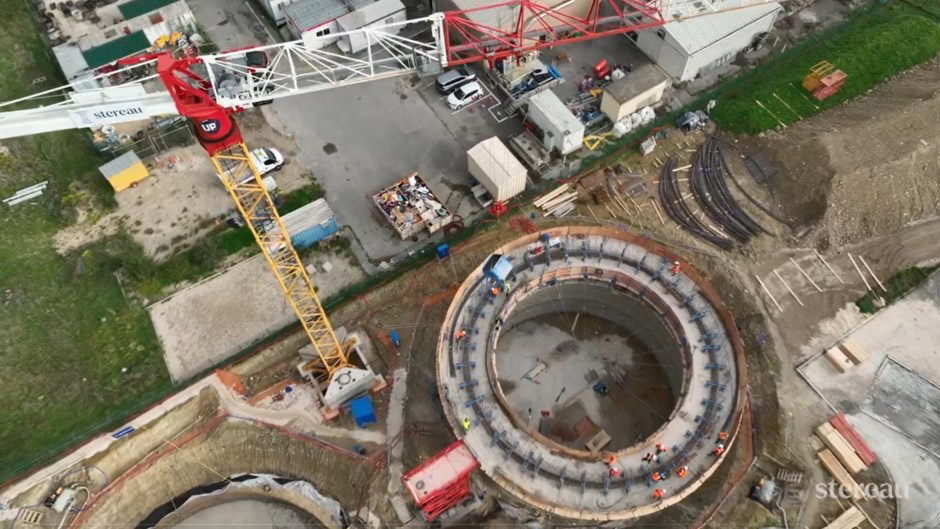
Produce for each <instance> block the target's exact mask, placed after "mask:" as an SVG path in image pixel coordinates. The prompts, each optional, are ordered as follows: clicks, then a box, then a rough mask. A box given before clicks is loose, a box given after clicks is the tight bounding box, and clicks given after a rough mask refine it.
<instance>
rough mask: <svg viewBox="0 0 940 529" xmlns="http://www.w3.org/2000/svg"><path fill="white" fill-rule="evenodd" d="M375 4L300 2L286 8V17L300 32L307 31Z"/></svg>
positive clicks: (351, 0)
mask: <svg viewBox="0 0 940 529" xmlns="http://www.w3.org/2000/svg"><path fill="white" fill-rule="evenodd" d="M371 3H374V0H349V1H348V2H347V1H344V0H299V1H298V2H294V3H293V4H288V5H286V6H284V16H285V17H286V18H287V19H288V20H290V21H291V22H292V23H293V24H294V26H296V27H297V29H299V30H300V31H307V30H308V29H313V28H315V27H317V26H320V25H323V24H325V23H327V22H329V21H331V20H336V19H337V18H339V17H341V16H343V15H345V14H347V13H349V12H350V9H352V10H356V9H360V8H362V7H363V6H366V5H368V4H371Z"/></svg>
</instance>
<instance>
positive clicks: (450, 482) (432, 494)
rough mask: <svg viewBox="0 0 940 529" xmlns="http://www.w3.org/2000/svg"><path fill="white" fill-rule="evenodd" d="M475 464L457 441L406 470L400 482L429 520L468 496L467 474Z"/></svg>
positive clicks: (471, 455) (476, 464)
mask: <svg viewBox="0 0 940 529" xmlns="http://www.w3.org/2000/svg"><path fill="white" fill-rule="evenodd" d="M478 466H480V463H479V462H478V461H477V460H476V458H475V457H473V454H472V453H471V452H470V449H468V448H467V447H466V445H464V444H463V441H462V440H461V441H456V442H454V443H452V444H451V445H450V446H448V447H447V448H445V449H443V450H441V451H440V452H438V453H437V454H435V455H434V457H432V458H431V459H428V460H427V461H425V462H423V463H421V464H420V465H418V466H416V467H415V468H413V469H411V470H409V471H408V472H406V473H405V474H404V475H403V476H402V477H401V481H402V483H403V484H404V485H405V488H406V489H408V490H409V491H410V492H411V496H412V497H413V498H414V500H415V505H417V506H418V508H419V509H421V510H422V511H423V512H424V517H425V519H426V520H427V521H429V522H430V521H431V520H434V519H435V518H437V517H438V516H440V514H441V513H442V512H444V511H446V510H447V509H450V508H451V507H453V506H454V505H457V504H458V503H460V502H462V501H463V500H464V499H466V498H467V496H469V495H470V473H471V472H473V470H474V469H475V468H477V467H478Z"/></svg>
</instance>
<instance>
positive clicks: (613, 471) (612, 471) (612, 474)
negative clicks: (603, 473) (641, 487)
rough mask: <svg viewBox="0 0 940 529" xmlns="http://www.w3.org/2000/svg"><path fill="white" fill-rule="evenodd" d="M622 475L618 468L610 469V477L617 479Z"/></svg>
mask: <svg viewBox="0 0 940 529" xmlns="http://www.w3.org/2000/svg"><path fill="white" fill-rule="evenodd" d="M619 475H620V471H619V470H617V467H610V477H612V478H615V477H617V476H619Z"/></svg>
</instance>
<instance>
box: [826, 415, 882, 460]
mask: <svg viewBox="0 0 940 529" xmlns="http://www.w3.org/2000/svg"><path fill="white" fill-rule="evenodd" d="M829 424H831V425H832V427H833V428H835V429H836V431H837V432H839V434H840V435H841V436H842V437H843V438H844V439H845V441H846V442H847V443H849V445H850V446H851V447H852V450H855V454H856V455H858V457H859V459H861V460H862V463H865V465H866V466H871V464H872V463H874V462H875V461H876V460H877V459H878V458H877V457H876V456H875V452H873V451H872V449H871V448H869V447H868V444H867V443H866V442H865V441H864V440H863V439H862V436H861V435H859V433H858V432H857V431H856V430H855V428H852V425H851V424H849V421H848V420H846V418H845V415H843V414H841V413H840V414H838V415H835V416H833V417H832V418H831V419H829Z"/></svg>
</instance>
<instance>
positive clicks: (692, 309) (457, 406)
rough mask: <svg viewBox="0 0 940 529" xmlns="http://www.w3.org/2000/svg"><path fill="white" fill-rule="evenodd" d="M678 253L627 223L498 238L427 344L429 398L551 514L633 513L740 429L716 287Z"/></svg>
mask: <svg viewBox="0 0 940 529" xmlns="http://www.w3.org/2000/svg"><path fill="white" fill-rule="evenodd" d="M676 261H681V259H680V258H678V257H677V256H675V255H673V254H671V253H670V252H668V251H666V250H665V249H663V248H661V247H659V246H657V245H655V244H653V243H651V242H650V241H648V240H646V239H643V238H640V237H636V236H633V235H631V234H629V233H627V232H624V231H619V230H613V229H607V228H588V227H571V228H556V229H552V230H549V231H547V232H542V233H538V234H532V235H529V236H526V237H523V238H520V239H517V240H515V241H513V242H511V243H509V244H507V245H505V246H503V247H502V248H499V249H498V250H497V251H496V252H494V254H493V255H491V256H490V257H489V258H488V259H487V260H486V261H485V262H484V263H482V264H481V265H480V267H479V268H477V269H476V270H475V271H474V272H473V273H471V274H470V275H469V277H468V278H467V279H466V281H465V282H464V284H463V285H462V286H461V288H460V289H459V290H458V292H457V295H456V296H455V298H454V301H453V303H452V304H451V307H450V309H449V310H448V314H447V317H446V320H445V322H444V325H443V327H442V330H441V336H440V340H439V343H438V351H437V371H438V385H439V390H440V392H441V397H442V398H441V401H442V403H443V405H444V411H445V414H446V416H447V418H448V421H449V422H450V424H451V426H452V428H453V429H454V432H455V433H456V434H457V435H458V436H460V437H462V438H463V440H464V442H465V443H466V445H467V446H468V447H469V448H470V450H471V451H472V452H473V453H474V455H475V456H476V457H477V459H478V460H479V461H480V468H481V469H482V470H483V472H485V473H486V474H487V475H489V476H490V477H491V478H492V479H493V480H494V481H495V482H496V483H498V484H499V485H500V486H502V487H503V488H504V489H505V490H506V491H507V492H509V493H510V494H512V495H513V496H514V497H515V498H517V500H519V501H521V502H522V503H525V504H528V505H530V506H534V507H537V508H539V509H542V510H544V511H547V512H549V513H552V514H554V515H556V516H558V517H561V518H571V519H580V520H591V521H604V520H630V519H636V518H639V517H641V516H644V515H646V514H650V513H653V512H656V511H658V510H661V509H663V508H665V507H667V506H668V505H671V504H673V503H675V502H678V501H680V500H681V499H682V498H684V497H685V496H687V495H688V494H690V493H691V492H692V491H694V490H695V489H696V488H698V487H699V486H700V485H701V483H703V482H704V480H705V479H707V478H708V477H709V476H710V475H711V474H712V472H713V471H714V469H715V468H716V467H717V465H718V464H720V462H721V461H722V460H723V458H724V456H725V454H726V453H727V451H725V452H723V453H722V454H720V455H719V456H717V457H716V456H715V455H713V450H714V448H715V446H716V445H717V441H718V434H719V433H720V432H725V433H726V434H727V439H726V440H724V442H723V444H724V445H725V446H726V447H727V446H730V443H732V442H734V439H735V434H736V433H737V428H738V425H739V422H740V417H741V415H740V408H741V398H742V395H743V391H741V388H742V387H743V385H744V383H745V372H744V362H743V356H742V355H743V352H742V350H741V346H740V341H739V339H738V337H737V335H736V332H735V327H734V324H733V321H732V319H731V316H730V314H729V313H728V311H727V310H726V309H724V307H723V306H722V305H721V302H720V299H719V298H718V296H717V294H716V293H715V292H714V290H713V289H712V288H711V287H710V286H709V285H708V284H707V283H705V282H704V281H703V280H702V279H701V278H700V277H699V276H698V275H697V274H695V272H694V271H693V270H691V268H690V267H689V266H688V265H687V264H682V265H681V266H680V268H679V270H678V272H677V273H675V272H674V263H675V262H676ZM501 277H507V281H505V282H504V281H502V280H500V278H501ZM507 285H508V288H507ZM579 326H580V330H579ZM599 383H600V387H598V384H599ZM644 413H645V414H646V415H645V416H644V415H643V414H644ZM466 423H469V424H470V427H469V429H466V428H465V424H466ZM604 434H606V435H607V436H608V437H609V438H610V441H606V439H604ZM605 441H606V444H604V445H603V448H601V449H597V443H598V442H600V443H604V442H605ZM657 446H661V447H663V448H665V451H663V452H662V453H660V454H659V456H658V460H656V461H653V462H649V463H648V462H646V461H644V460H643V459H644V456H645V455H646V454H647V453H656V452H657V448H656V447H657ZM611 456H613V458H614V463H613V464H610V460H611ZM680 468H686V469H687V470H686V472H685V475H684V476H683V477H679V476H678V475H677V474H678V472H677V471H678V469H680ZM662 476H668V478H666V479H665V480H661V479H662ZM657 488H661V489H664V490H665V491H666V493H665V494H664V497H663V498H662V499H656V498H654V497H653V494H652V491H653V490H655V489H657Z"/></svg>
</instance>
